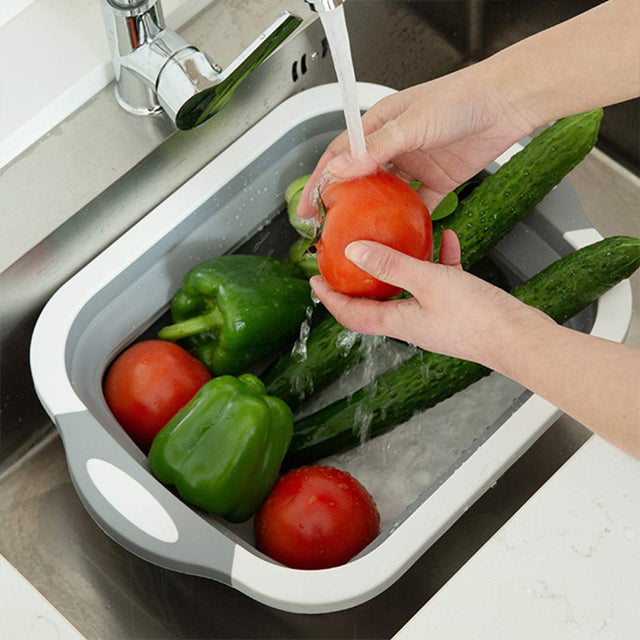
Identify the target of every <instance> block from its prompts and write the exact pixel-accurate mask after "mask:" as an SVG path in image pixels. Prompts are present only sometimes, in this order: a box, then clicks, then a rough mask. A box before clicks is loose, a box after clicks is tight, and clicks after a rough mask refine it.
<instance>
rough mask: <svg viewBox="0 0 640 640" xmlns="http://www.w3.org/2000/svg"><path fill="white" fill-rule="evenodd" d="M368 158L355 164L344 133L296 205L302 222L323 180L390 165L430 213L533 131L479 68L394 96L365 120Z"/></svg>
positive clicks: (310, 214)
mask: <svg viewBox="0 0 640 640" xmlns="http://www.w3.org/2000/svg"><path fill="white" fill-rule="evenodd" d="M362 123H363V128H364V132H365V136H366V146H367V153H366V155H365V156H364V157H360V158H351V156H350V154H349V152H348V148H349V140H348V136H347V133H346V132H344V133H342V134H341V135H339V136H338V137H337V138H336V139H335V140H334V141H333V142H332V143H331V144H330V145H329V146H328V148H327V150H326V151H325V153H324V154H323V155H322V157H321V158H320V160H319V162H318V164H317V166H316V168H315V170H314V172H313V174H312V175H311V178H310V179H309V181H308V183H307V185H306V186H305V189H304V191H303V194H302V197H301V199H300V204H299V206H298V215H299V216H300V217H301V218H307V219H308V218H314V217H315V216H316V215H317V208H316V204H315V194H316V190H317V188H318V186H321V184H322V182H323V181H324V180H326V179H327V178H328V179H331V178H337V179H347V178H353V177H357V176H361V175H366V174H368V173H372V172H373V171H375V170H377V169H378V168H379V167H381V166H385V165H387V164H388V163H390V162H391V163H392V167H393V169H394V170H396V171H398V172H399V173H401V174H405V175H406V176H408V177H409V178H411V179H413V180H419V181H420V182H421V186H420V188H419V191H418V193H419V194H420V196H421V197H422V199H423V200H424V202H425V204H426V205H427V207H428V208H429V210H430V211H433V209H434V208H435V206H436V205H437V204H438V202H439V201H440V200H441V199H442V198H443V197H444V196H445V195H446V194H447V193H449V192H450V191H451V190H453V189H454V188H455V187H457V186H458V185H460V184H462V183H463V182H465V181H466V180H468V179H469V178H471V177H472V176H474V175H475V174H477V173H478V172H479V171H480V170H481V169H483V168H484V167H486V166H487V164H489V163H490V162H491V161H492V160H494V159H495V158H496V157H497V156H498V155H500V154H501V153H502V152H503V151H504V150H505V149H507V148H508V147H510V146H511V145H512V144H513V143H514V142H515V141H517V140H519V139H520V138H522V137H523V136H524V135H527V134H528V133H530V132H531V130H532V129H533V126H531V125H530V123H529V122H527V120H526V119H525V118H524V117H523V116H521V115H520V114H519V113H518V112H517V110H516V109H514V108H512V107H511V106H510V102H509V101H508V99H507V98H506V96H504V95H503V94H502V93H500V92H499V91H498V90H495V89H493V87H492V81H491V77H490V74H489V73H487V72H485V68H484V66H483V65H482V63H480V64H477V65H474V66H473V67H469V68H467V69H463V70H461V71H458V72H455V73H452V74H450V75H448V76H445V77H443V78H439V79H437V80H433V81H431V82H427V83H425V84H421V85H417V86H415V87H411V88H409V89H406V90H405V91H401V92H399V93H395V94H393V95H391V96H388V97H387V98H384V99H382V100H380V101H379V102H377V103H376V104H375V105H374V106H373V107H371V109H369V110H368V111H367V113H365V114H364V116H363V118H362Z"/></svg>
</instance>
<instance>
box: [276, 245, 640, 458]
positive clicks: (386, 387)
mask: <svg viewBox="0 0 640 640" xmlns="http://www.w3.org/2000/svg"><path fill="white" fill-rule="evenodd" d="M639 266H640V239H638V238H630V237H625V236H618V237H614V238H608V239H606V240H602V241H600V242H598V243H596V244H593V245H590V246H588V247H585V248H583V249H580V250H579V251H576V252H573V253H571V254H569V255H568V256H565V257H564V258H561V259H560V260H558V261H557V262H554V263H553V264H552V265H550V266H549V267H547V268H546V269H544V270H543V271H541V272H540V273H538V274H537V275H535V276H533V277H532V278H531V279H530V280H528V281H527V282H525V283H524V284H522V285H520V286H519V287H516V288H515V289H513V291H512V294H513V295H514V296H515V297H516V298H518V299H520V300H522V302H525V303H526V304H528V305H531V306H534V307H536V308H538V309H540V310H541V311H544V312H545V313H547V314H548V315H550V316H551V317H552V318H553V319H554V320H556V321H557V322H559V323H561V322H565V321H566V320H568V319H569V318H571V317H573V316H574V315H575V314H576V313H578V312H580V311H581V310H582V309H584V308H586V307H587V306H588V305H589V304H591V303H592V302H593V301H595V300H596V299H597V298H599V297H600V296H601V295H602V294H603V293H604V292H605V291H607V290H608V289H610V288H611V287H612V286H614V285H615V284H616V283H618V282H619V281H620V280H623V279H625V278H627V277H629V276H630V275H631V274H632V273H633V272H634V271H635V270H636V269H637V268H638V267H639ZM490 372H491V371H490V369H487V368H486V367H483V366H482V365H479V364H476V363H474V362H470V361H468V360H461V359H458V358H452V357H449V356H443V355H438V354H434V353H430V352H428V351H420V352H418V353H417V354H416V355H414V356H412V357H410V358H409V359H408V360H405V361H404V362H402V363H401V364H399V365H398V366H396V367H393V368H391V369H389V370H387V371H385V372H384V373H382V374H381V375H380V376H378V377H377V378H376V379H375V380H374V381H373V382H371V383H369V384H368V385H366V386H364V387H363V388H361V389H360V390H359V391H356V392H355V393H354V394H352V395H351V396H349V397H347V398H343V399H341V400H338V401H337V402H334V403H333V404H330V405H328V406H327V407H325V408H323V409H321V410H320V411H317V412H316V413H314V414H311V415H309V416H306V417H304V418H302V419H300V420H298V421H297V422H296V423H295V426H294V432H293V438H292V440H291V445H290V447H289V451H288V453H287V457H286V459H285V464H286V465H287V466H288V467H292V466H297V465H300V464H306V463H307V462H311V461H314V460H317V459H318V458H323V457H325V456H328V455H331V454H333V453H337V452H339V451H342V450H344V449H347V448H350V447H352V446H355V445H357V444H359V443H360V441H361V437H362V436H361V434H359V433H358V427H357V425H358V423H359V422H360V421H362V418H363V417H366V423H367V425H368V435H369V436H370V437H373V436H376V435H379V434H381V433H384V432H385V431H387V430H389V429H391V428H392V427H394V426H396V425H398V424H401V423H402V422H405V421H406V420H408V419H409V418H410V417H411V416H412V415H413V414H414V413H416V412H418V411H423V410H425V409H428V408H429V407H432V406H434V405H435V404H437V403H438V402H441V401H442V400H445V399H446V398H448V397H450V396H452V395H453V394H454V393H456V392H458V391H461V390H462V389H464V388H466V387H468V386H469V385H470V384H472V383H473V382H476V381H477V380H479V379H480V378H482V377H483V376H485V375H487V374H489V373H490Z"/></svg>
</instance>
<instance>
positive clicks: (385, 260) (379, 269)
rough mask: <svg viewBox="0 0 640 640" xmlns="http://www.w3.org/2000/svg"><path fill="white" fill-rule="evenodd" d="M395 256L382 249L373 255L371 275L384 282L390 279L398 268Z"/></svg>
mask: <svg viewBox="0 0 640 640" xmlns="http://www.w3.org/2000/svg"><path fill="white" fill-rule="evenodd" d="M397 262H398V261H397V260H396V257H395V256H394V255H392V254H391V253H389V252H387V251H384V252H380V253H379V254H378V255H376V256H375V259H374V265H373V267H374V269H373V270H374V273H373V275H374V276H376V278H379V279H380V280H384V281H385V282H387V281H389V279H392V278H393V276H394V274H395V273H396V271H397V269H398V264H397Z"/></svg>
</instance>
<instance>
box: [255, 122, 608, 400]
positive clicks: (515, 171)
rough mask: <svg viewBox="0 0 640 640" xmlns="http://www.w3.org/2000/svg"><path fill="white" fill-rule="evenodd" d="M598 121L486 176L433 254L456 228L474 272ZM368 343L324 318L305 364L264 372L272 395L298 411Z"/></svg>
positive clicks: (437, 232) (571, 161) (529, 149)
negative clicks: (301, 405)
mask: <svg viewBox="0 0 640 640" xmlns="http://www.w3.org/2000/svg"><path fill="white" fill-rule="evenodd" d="M601 119H602V110H600V109H597V110H594V111H588V112H585V113H582V114H578V115H576V116H570V117H568V118H564V119H562V120H558V121H557V122H556V123H555V124H553V125H552V126H551V127H549V128H548V129H545V130H544V131H543V132H542V133H540V134H539V135H538V136H536V137H535V138H534V139H533V140H531V141H530V142H529V144H527V145H526V147H525V148H524V149H522V150H521V151H520V152H518V153H517V154H515V155H514V156H513V157H512V158H511V159H510V160H509V161H508V162H506V163H505V164H504V165H503V166H502V167H500V168H499V169H498V170H497V171H496V172H495V173H494V174H493V175H490V176H487V177H486V178H485V179H484V180H483V181H482V183H481V184H480V185H478V186H477V187H476V188H475V189H474V190H473V191H472V192H471V194H469V195H468V196H467V197H466V198H464V199H463V200H462V201H461V202H460V204H459V205H458V207H457V208H456V211H455V212H454V213H453V214H451V215H449V216H447V217H446V218H444V219H443V220H442V222H441V223H436V224H434V255H436V256H437V255H438V252H439V250H440V241H441V239H442V232H443V230H444V229H453V230H454V231H455V232H456V233H457V234H458V238H459V239H460V246H461V249H462V263H463V266H464V268H465V269H469V268H470V267H472V266H473V265H474V264H475V263H476V262H477V261H478V260H479V259H480V258H481V257H483V256H484V255H486V254H487V253H488V252H489V250H490V249H491V248H492V247H494V246H495V245H496V244H497V243H498V242H499V241H500V240H501V239H502V238H503V237H504V236H505V235H507V233H509V231H511V229H513V227H514V226H515V225H516V224H517V223H518V222H519V221H520V220H522V219H523V218H524V217H525V216H526V215H527V214H528V213H529V211H530V210H531V209H532V208H533V207H534V206H535V205H536V204H537V203H538V202H540V200H542V198H543V197H544V196H545V195H546V194H547V193H549V191H551V189H552V188H553V187H554V186H555V185H556V184H558V182H560V180H561V179H562V178H563V177H564V176H565V175H566V174H567V173H568V172H569V171H571V169H573V168H574V167H575V166H576V165H577V164H578V163H579V162H580V161H581V160H582V159H583V158H584V157H585V156H586V155H587V153H589V151H590V150H591V148H592V147H593V145H594V144H595V142H596V139H597V137H598V130H599V126H600V120H601ZM370 340H371V338H369V337H365V336H361V335H359V334H355V333H353V332H350V331H349V330H348V329H345V328H344V327H343V326H341V325H340V324H339V323H338V322H337V321H336V320H335V319H334V318H332V317H329V318H327V319H325V320H324V321H323V322H321V323H319V324H318V325H317V326H316V327H315V328H314V329H312V330H311V332H310V333H309V336H308V338H307V344H306V351H305V357H304V359H302V358H301V357H300V355H299V354H298V353H293V352H288V353H285V354H283V355H282V356H281V357H280V358H279V359H277V360H276V361H275V362H274V363H273V364H272V365H271V366H270V367H269V368H268V369H267V370H266V371H265V372H264V373H263V375H262V380H263V381H264V383H265V385H266V387H267V392H268V393H269V394H271V395H275V396H278V397H279V398H281V399H283V400H284V401H285V402H286V403H287V404H289V406H291V407H292V408H293V409H295V408H297V407H299V406H300V404H301V403H302V402H303V401H304V400H305V399H306V398H309V397H310V396H312V395H313V394H314V393H317V392H318V391H320V390H321V389H323V388H325V387H326V386H327V385H328V384H330V383H331V382H333V381H334V380H336V379H337V378H338V376H339V375H340V374H341V373H343V372H344V371H346V370H347V369H348V368H349V367H350V366H352V365H354V364H355V363H356V362H358V361H359V360H360V359H361V358H362V355H363V354H364V353H365V352H366V349H365V348H363V347H366V343H367V342H368V341H370ZM363 342H364V343H365V344H364V345H363V344H362V343H363Z"/></svg>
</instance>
